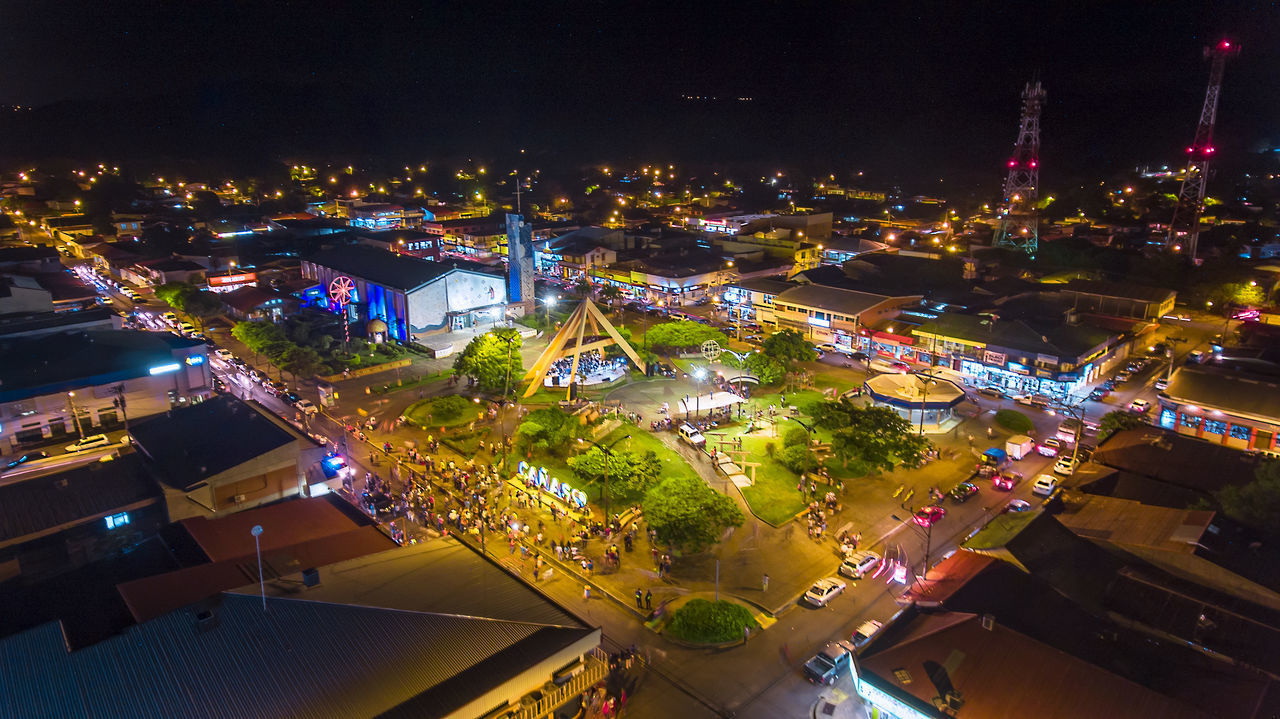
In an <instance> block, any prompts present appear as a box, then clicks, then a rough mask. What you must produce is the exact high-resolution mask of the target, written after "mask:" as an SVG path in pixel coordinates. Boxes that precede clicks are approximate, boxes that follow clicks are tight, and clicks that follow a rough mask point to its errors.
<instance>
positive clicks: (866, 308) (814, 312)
mask: <svg viewBox="0 0 1280 719" xmlns="http://www.w3.org/2000/svg"><path fill="white" fill-rule="evenodd" d="M920 299H921V298H920V296H919V295H914V296H887V295H878V294H871V293H869V292H857V291H855V290H846V289H840V288H837V287H827V286H824V285H800V286H797V287H792V288H791V289H789V290H786V291H784V292H782V293H781V294H779V295H777V296H776V297H775V298H773V302H772V304H773V310H774V313H773V314H774V322H773V323H772V326H770V324H769V323H768V322H761V323H760V324H761V325H762V326H764V327H766V328H768V329H771V330H785V329H790V330H795V331H797V332H799V333H801V334H802V335H804V336H805V339H808V340H809V341H810V342H813V343H814V344H818V345H824V344H825V345H831V346H833V347H835V348H836V349H837V350H840V351H842V352H854V351H857V350H863V351H865V350H866V348H868V347H869V346H870V339H869V337H868V336H867V334H866V333H865V332H864V331H863V330H864V328H866V327H870V326H875V325H877V324H879V323H881V322H883V321H886V320H891V319H893V318H894V317H897V316H898V314H899V313H901V312H902V311H903V310H905V309H907V308H910V307H913V306H916V305H919V304H920Z"/></svg>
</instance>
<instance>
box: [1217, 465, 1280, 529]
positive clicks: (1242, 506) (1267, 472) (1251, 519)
mask: <svg viewBox="0 0 1280 719" xmlns="http://www.w3.org/2000/svg"><path fill="white" fill-rule="evenodd" d="M1214 496H1215V497H1217V499H1218V502H1219V503H1220V504H1221V505H1222V511H1223V513H1225V514H1226V515H1227V516H1228V517H1231V518H1232V519H1234V520H1236V521H1238V522H1240V523H1241V524H1244V525H1247V526H1249V527H1252V528H1254V529H1261V530H1266V531H1274V529H1275V527H1276V525H1277V524H1280V461H1275V460H1272V461H1269V462H1265V463H1263V464H1262V465H1261V466H1259V467H1258V469H1257V470H1256V471H1255V472H1254V478H1253V480H1252V481H1251V482H1249V483H1248V484H1245V485H1239V486H1237V485H1231V486H1228V487H1223V488H1222V489H1220V490H1218V492H1216V493H1215V495H1214Z"/></svg>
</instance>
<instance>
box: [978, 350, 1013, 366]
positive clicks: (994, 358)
mask: <svg viewBox="0 0 1280 719" xmlns="http://www.w3.org/2000/svg"><path fill="white" fill-rule="evenodd" d="M1008 359H1009V358H1008V356H1007V355H1005V354H1004V353H1002V352H992V351H990V350H983V351H982V361H983V362H985V363H986V364H993V365H996V366H997V367H1003V366H1004V363H1005V361H1006V360H1008Z"/></svg>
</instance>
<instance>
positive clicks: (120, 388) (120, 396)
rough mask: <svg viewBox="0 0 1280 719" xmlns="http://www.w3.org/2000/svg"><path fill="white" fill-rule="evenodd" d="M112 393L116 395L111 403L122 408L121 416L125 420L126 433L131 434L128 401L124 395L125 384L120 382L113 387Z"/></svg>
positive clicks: (117, 407)
mask: <svg viewBox="0 0 1280 719" xmlns="http://www.w3.org/2000/svg"><path fill="white" fill-rule="evenodd" d="M111 394H114V395H115V399H113V400H111V404H113V405H115V406H116V409H118V410H120V418H121V419H122V420H124V433H125V434H129V413H128V411H127V405H128V402H127V401H126V400H125V397H124V385H123V384H118V385H116V386H114V387H112V388H111Z"/></svg>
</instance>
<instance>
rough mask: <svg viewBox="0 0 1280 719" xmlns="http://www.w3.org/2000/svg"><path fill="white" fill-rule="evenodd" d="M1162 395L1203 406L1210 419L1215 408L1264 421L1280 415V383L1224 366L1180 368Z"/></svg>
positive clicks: (1272, 420)
mask: <svg viewBox="0 0 1280 719" xmlns="http://www.w3.org/2000/svg"><path fill="white" fill-rule="evenodd" d="M1162 394H1164V395H1165V396H1167V397H1169V398H1170V399H1172V400H1175V401H1176V402H1178V403H1180V404H1191V405H1195V406H1197V407H1202V408H1205V409H1206V410H1208V411H1207V412H1206V413H1205V415H1206V416H1207V417H1210V418H1212V415H1213V412H1212V410H1214V409H1219V410H1222V411H1224V412H1230V413H1231V414H1235V415H1239V416H1243V417H1248V418H1250V419H1257V420H1262V421H1265V422H1275V421H1276V420H1277V418H1280V384H1277V383H1276V382H1270V381H1266V380H1263V379H1259V378H1256V377H1252V376H1249V375H1245V374H1240V373H1235V372H1232V371H1231V370H1230V369H1227V368H1223V367H1212V366H1206V365H1200V366H1191V365H1189V366H1183V367H1179V368H1178V369H1176V370H1174V372H1173V378H1172V379H1171V380H1170V381H1169V386H1168V387H1167V388H1165V390H1164V391H1163V392H1162Z"/></svg>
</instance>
